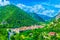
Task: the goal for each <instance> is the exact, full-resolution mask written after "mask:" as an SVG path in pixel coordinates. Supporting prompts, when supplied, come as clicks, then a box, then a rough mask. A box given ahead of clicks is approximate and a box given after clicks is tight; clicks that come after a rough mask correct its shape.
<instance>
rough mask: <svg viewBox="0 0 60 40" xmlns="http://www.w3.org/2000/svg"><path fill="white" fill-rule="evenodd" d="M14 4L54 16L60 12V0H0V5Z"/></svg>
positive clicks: (29, 10)
mask: <svg viewBox="0 0 60 40" xmlns="http://www.w3.org/2000/svg"><path fill="white" fill-rule="evenodd" d="M8 4H14V5H16V6H17V7H19V8H21V9H22V10H24V11H26V12H35V13H37V14H42V15H47V16H50V17H54V16H55V15H57V14H58V13H59V12H60V0H0V6H5V5H8Z"/></svg>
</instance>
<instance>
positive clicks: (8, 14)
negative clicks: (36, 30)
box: [0, 5, 38, 28]
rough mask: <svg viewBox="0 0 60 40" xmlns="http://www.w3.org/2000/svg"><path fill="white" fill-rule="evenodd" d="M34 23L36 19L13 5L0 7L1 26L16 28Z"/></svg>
mask: <svg viewBox="0 0 60 40" xmlns="http://www.w3.org/2000/svg"><path fill="white" fill-rule="evenodd" d="M36 24H38V21H36V20H35V19H34V18H33V17H31V16H30V15H29V14H28V13H26V12H25V11H23V10H21V9H20V8H18V7H16V6H14V5H6V6H4V7H2V8H1V7H0V26H1V27H8V28H17V27H21V26H30V25H36Z"/></svg>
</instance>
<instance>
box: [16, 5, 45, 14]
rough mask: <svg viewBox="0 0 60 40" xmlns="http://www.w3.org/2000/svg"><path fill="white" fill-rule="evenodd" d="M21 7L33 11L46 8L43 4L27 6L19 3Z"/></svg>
mask: <svg viewBox="0 0 60 40" xmlns="http://www.w3.org/2000/svg"><path fill="white" fill-rule="evenodd" d="M16 6H18V7H19V8H21V9H23V10H25V11H30V12H33V13H38V11H39V10H44V9H45V8H44V7H43V6H42V5H34V6H26V5H23V4H17V5H16Z"/></svg>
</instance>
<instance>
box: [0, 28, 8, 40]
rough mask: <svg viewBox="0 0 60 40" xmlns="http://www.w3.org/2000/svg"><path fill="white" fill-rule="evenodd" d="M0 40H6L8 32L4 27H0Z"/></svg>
mask: <svg viewBox="0 0 60 40" xmlns="http://www.w3.org/2000/svg"><path fill="white" fill-rule="evenodd" d="M0 40H8V32H7V29H6V28H0Z"/></svg>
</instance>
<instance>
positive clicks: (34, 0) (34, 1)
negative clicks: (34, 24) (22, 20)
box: [9, 0, 49, 6]
mask: <svg viewBox="0 0 60 40" xmlns="http://www.w3.org/2000/svg"><path fill="white" fill-rule="evenodd" d="M9 1H10V2H11V3H15V4H18V3H21V4H24V5H29V6H31V5H35V4H37V3H42V2H48V1H49V0H18V1H17V0H9Z"/></svg>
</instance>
